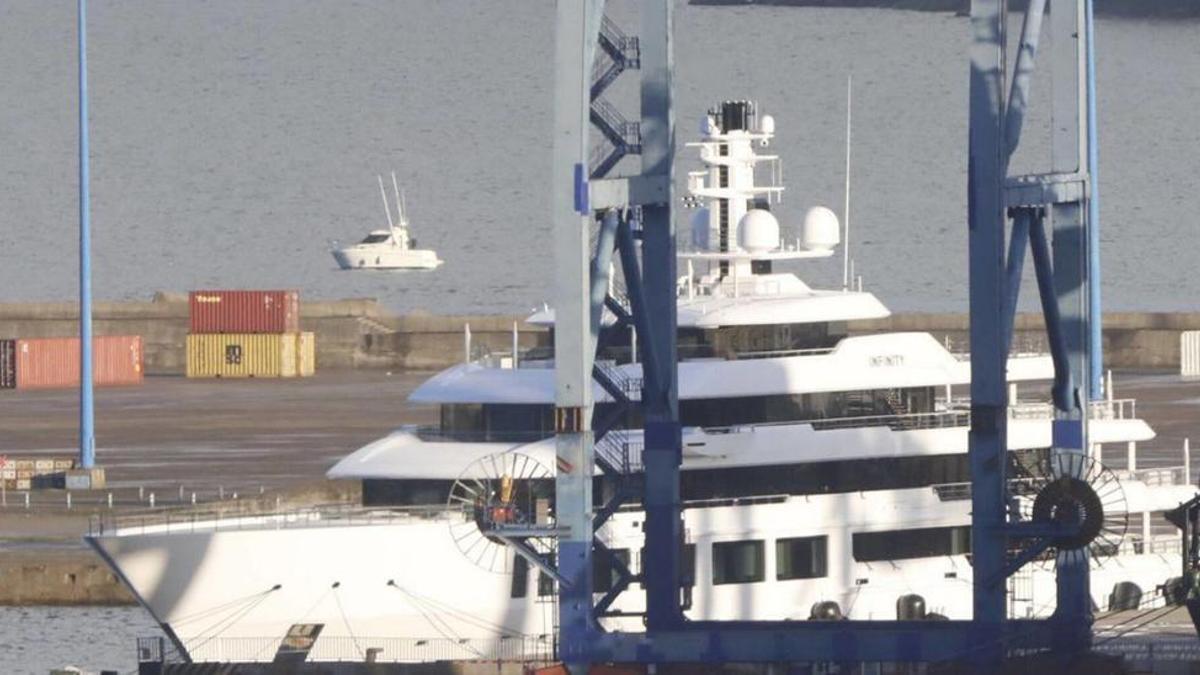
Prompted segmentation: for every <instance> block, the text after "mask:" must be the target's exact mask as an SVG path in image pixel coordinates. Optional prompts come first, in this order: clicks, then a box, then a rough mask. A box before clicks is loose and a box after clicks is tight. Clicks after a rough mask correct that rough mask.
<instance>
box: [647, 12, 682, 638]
mask: <svg viewBox="0 0 1200 675" xmlns="http://www.w3.org/2000/svg"><path fill="white" fill-rule="evenodd" d="M672 7H673V3H672V2H669V1H667V0H657V1H655V2H645V3H643V4H642V10H641V11H642V30H641V40H642V86H641V105H642V124H641V129H642V174H643V175H646V176H658V177H665V178H666V185H667V186H668V188H667V194H666V199H665V201H664V202H663V203H659V204H652V205H646V206H643V207H642V224H643V235H642V260H643V265H642V270H643V276H644V281H645V285H644V288H645V300H646V303H645V304H646V307H645V311H646V315H645V320H646V321H647V322H650V324H651V325H652V329H651V330H650V331H649V335H640V336H639V337H641V338H642V339H643V341H653V343H652V344H647V345H646V347H645V348H644V349H643V352H644V353H653V354H654V355H655V357H656V361H657V363H656V364H654V365H655V366H656V368H655V370H653V371H651V370H647V372H646V373H645V389H644V392H643V405H644V406H645V408H644V409H645V416H646V418H645V449H644V450H643V452H642V458H643V462H644V464H645V476H646V491H645V507H646V526H645V533H646V560H647V561H648V565H647V566H646V567H645V571H644V573H645V575H646V623H647V626H648V627H649V629H650V630H662V629H669V628H672V627H674V626H676V625H678V624H679V623H680V622H681V621H682V620H683V615H682V613H681V611H680V609H679V604H680V603H679V567H680V555H681V551H680V549H681V544H682V542H683V531H682V525H681V522H680V510H679V509H680V502H679V465H680V460H681V452H682V450H681V448H682V440H681V435H680V427H679V400H678V369H677V368H676V367H675V363H676V342H675V332H676V322H677V316H676V295H675V289H676V285H677V284H676V280H677V278H678V277H677V275H676V259H675V224H674V220H673V218H672V213H671V199H672V198H671V191H670V187H669V186H671V185H672V184H673V180H672V178H673V176H672V164H673V162H672V159H673V157H674V154H675V128H674V126H675V119H674V113H673V109H672V107H671V97H672V90H671V87H672V81H671V80H672V73H673V69H674V62H673V58H672V51H671V49H672V47H671V35H672V30H673V27H672V11H673V9H672ZM648 365H649V364H647V366H648Z"/></svg>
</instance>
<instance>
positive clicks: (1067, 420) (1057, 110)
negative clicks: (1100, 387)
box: [1050, 0, 1098, 651]
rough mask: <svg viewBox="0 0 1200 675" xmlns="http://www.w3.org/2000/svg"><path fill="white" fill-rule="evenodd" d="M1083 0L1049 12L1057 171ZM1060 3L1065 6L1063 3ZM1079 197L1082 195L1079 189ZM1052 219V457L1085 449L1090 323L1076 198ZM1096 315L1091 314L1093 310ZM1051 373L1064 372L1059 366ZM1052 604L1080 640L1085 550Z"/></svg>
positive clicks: (1086, 598)
mask: <svg viewBox="0 0 1200 675" xmlns="http://www.w3.org/2000/svg"><path fill="white" fill-rule="evenodd" d="M1084 3H1085V0H1069V1H1064V0H1058V4H1057V5H1056V6H1055V7H1054V9H1057V10H1058V11H1051V12H1050V21H1051V22H1052V24H1053V27H1054V40H1053V42H1052V45H1051V49H1052V50H1053V53H1054V59H1053V68H1054V71H1053V78H1054V80H1053V81H1054V95H1053V130H1052V138H1051V153H1052V164H1053V169H1054V171H1055V172H1058V173H1061V174H1070V173H1082V174H1085V176H1086V172H1087V155H1088V150H1087V139H1088V137H1087V129H1086V119H1087V113H1086V106H1087V92H1086V79H1087V78H1086V75H1085V72H1086V63H1085V48H1084V45H1083V43H1082V42H1081V39H1082V38H1083V37H1084V36H1083V28H1084V23H1085V20H1084V15H1085V12H1084ZM1063 10H1065V11H1063ZM1084 199H1086V196H1085V197H1084ZM1050 213H1051V216H1052V225H1053V245H1054V251H1053V258H1054V291H1055V295H1057V296H1058V306H1059V311H1060V313H1061V316H1062V324H1061V329H1062V333H1063V336H1062V337H1063V341H1064V342H1065V343H1066V351H1067V359H1066V360H1067V364H1068V366H1069V368H1070V381H1071V383H1072V389H1071V391H1070V392H1069V393H1070V395H1071V400H1070V401H1068V402H1066V403H1069V409H1065V410H1064V409H1063V406H1061V405H1059V406H1056V413H1055V420H1054V423H1053V424H1054V427H1053V447H1052V449H1051V453H1052V457H1054V456H1059V455H1063V454H1086V453H1087V448H1088V440H1087V415H1086V411H1087V410H1088V405H1087V388H1088V382H1090V380H1091V378H1090V376H1089V371H1090V367H1089V361H1090V358H1091V357H1090V349H1089V342H1090V338H1091V334H1090V331H1089V323H1088V322H1089V319H1090V318H1091V317H1089V310H1090V306H1089V303H1090V300H1089V281H1088V267H1089V265H1090V263H1089V261H1088V233H1087V221H1086V216H1087V209H1086V205H1085V204H1083V203H1081V202H1080V201H1070V202H1060V203H1056V204H1053V205H1052V206H1051V208H1050ZM1097 318H1098V317H1097ZM1056 375H1057V377H1056V380H1061V379H1063V374H1062V373H1057V374H1056ZM1057 573H1058V574H1057V580H1058V606H1057V608H1056V610H1055V614H1054V622H1055V624H1056V627H1057V628H1056V631H1055V646H1056V647H1057V648H1058V649H1060V650H1062V651H1075V650H1078V649H1083V648H1086V646H1087V644H1088V642H1089V641H1090V637H1091V623H1092V608H1091V596H1090V594H1089V586H1090V584H1089V577H1090V570H1089V558H1088V556H1087V555H1075V556H1062V555H1060V556H1059V560H1058V566H1057Z"/></svg>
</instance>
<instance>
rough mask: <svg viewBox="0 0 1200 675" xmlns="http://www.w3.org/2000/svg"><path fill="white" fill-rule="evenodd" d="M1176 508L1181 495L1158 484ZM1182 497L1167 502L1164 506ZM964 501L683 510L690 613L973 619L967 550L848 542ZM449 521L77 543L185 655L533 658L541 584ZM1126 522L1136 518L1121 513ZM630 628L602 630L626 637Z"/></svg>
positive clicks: (946, 517)
mask: <svg viewBox="0 0 1200 675" xmlns="http://www.w3.org/2000/svg"><path fill="white" fill-rule="evenodd" d="M1169 490H1170V491H1171V492H1172V494H1171V495H1164V497H1169V499H1168V501H1170V500H1171V499H1174V498H1175V497H1181V496H1186V495H1187V494H1192V493H1194V489H1192V488H1190V487H1184V486H1180V487H1178V488H1169ZM1175 493H1178V494H1175ZM969 505H970V501H969V500H959V501H945V500H943V499H940V498H939V497H938V496H936V495H935V494H934V492H933V491H932V490H928V489H921V490H904V491H883V492H874V493H849V494H836V495H820V496H810V497H797V498H791V499H779V500H776V501H773V502H772V501H762V502H759V503H754V504H739V505H724V506H711V507H701V508H689V509H686V510H685V512H684V519H685V523H684V524H685V529H686V532H687V533H688V535H687V536H688V541H689V542H690V543H692V544H694V545H695V547H696V549H695V567H694V574H695V580H696V581H695V586H694V587H693V588H692V591H691V594H690V601H691V607H690V609H689V610H688V615H689V616H690V617H691V618H693V619H718V620H751V619H771V620H804V619H807V618H809V615H810V611H811V608H812V607H813V606H814V605H815V604H816V603H818V602H823V601H834V602H836V603H838V606H839V608H840V610H841V612H842V613H843V614H844V615H845V616H847V617H849V618H855V619H881V620H882V619H894V618H896V611H897V609H896V608H897V601H898V600H899V599H900V598H901V597H902V596H905V595H908V594H912V593H915V594H918V595H921V596H922V598H924V600H925V601H926V605H927V607H928V609H929V611H931V612H936V613H938V614H941V615H943V616H946V617H948V618H951V619H967V618H969V617H970V613H971V584H972V577H971V573H972V571H971V566H970V563H969V561H968V559H967V556H966V555H965V552H962V551H956V552H954V554H949V555H940V556H934V557H923V558H915V559H901V560H886V561H875V562H863V561H858V560H856V556H855V554H854V552H853V551H854V544H853V543H852V542H853V536H854V533H856V532H861V531H871V530H889V529H896V528H898V527H908V528H912V527H931V526H932V527H936V526H943V527H944V526H958V527H961V526H963V525H965V524H967V523H969V513H968V509H969ZM642 517H643V516H642V514H640V513H638V512H622V513H620V514H618V515H617V516H616V517H614V519H613V520H612V521H610V524H609V525H608V526H606V528H605V530H604V531H603V532H602V536H603V537H604V538H605V539H606V543H607V544H608V545H609V546H610V547H612V548H614V549H624V550H626V551H632V552H634V553H633V555H632V556H631V568H632V569H633V570H634V572H635V573H636V571H637V570H639V569H641V568H642V567H643V564H644V562H643V561H642V560H640V559H639V558H640V556H639V555H638V554H637V553H636V552H637V551H638V550H640V547H641V531H640V521H641V520H642ZM452 519H457V520H454V521H453V522H456V523H459V524H461V523H462V522H463V516H462V515H461V514H451V513H447V512H442V513H441V514H440V515H437V516H432V517H429V516H426V517H416V516H411V515H406V514H401V513H399V512H383V511H364V512H360V513H357V514H356V515H354V516H353V517H347V516H346V515H345V514H342V515H340V516H339V517H337V518H333V519H328V518H325V517H322V516H320V515H319V514H315V513H310V514H305V515H295V514H293V515H277V516H260V517H243V518H237V519H232V520H226V521H222V522H219V523H218V522H214V521H209V522H196V523H173V524H169V525H166V524H164V525H157V526H148V527H146V528H145V529H144V530H141V531H139V530H137V529H128V528H127V529H124V530H118V531H116V532H112V533H107V534H103V535H98V536H93V537H89V539H88V541H89V543H90V544H91V545H92V546H93V547H94V548H95V549H96V551H97V552H98V553H100V555H101V556H102V557H103V558H104V560H105V561H106V562H107V563H108V564H109V565H110V566H111V567H112V568H113V569H114V570H115V571H117V572H118V574H119V575H120V576H121V578H122V580H123V581H124V582H125V583H126V584H128V585H129V587H130V588H131V589H132V590H133V592H134V593H135V595H136V597H137V598H138V600H139V601H140V602H141V603H142V604H143V605H144V606H145V607H146V608H147V609H148V610H149V611H150V612H151V614H152V615H153V616H154V617H155V619H156V620H157V621H158V622H160V624H161V625H162V626H163V628H164V629H165V630H166V631H167V633H168V635H170V636H171V637H172V639H173V640H175V641H176V644H177V646H178V647H180V648H181V649H182V650H183V651H184V652H185V653H187V654H188V655H189V656H190V657H191V658H192V659H193V660H195V661H228V660H232V661H269V660H270V659H271V658H272V656H273V654H274V651H275V648H276V647H277V646H278V644H279V642H280V640H281V639H282V638H283V636H284V635H285V634H286V633H287V631H288V628H289V627H290V626H292V625H293V624H314V623H319V624H323V630H322V632H321V636H320V638H319V639H318V641H317V643H316V645H315V647H314V650H313V652H312V655H311V659H312V660H339V659H340V660H346V659H360V658H362V657H363V656H364V654H365V650H366V649H368V648H381V649H383V652H382V653H380V654H378V656H377V658H378V659H379V660H382V661H432V660H442V659H480V658H484V659H488V658H498V657H502V656H503V657H507V658H529V659H533V658H537V657H539V656H545V655H546V654H547V653H548V650H549V649H550V645H551V644H552V639H553V633H554V616H553V613H554V607H553V604H552V602H553V595H551V594H550V592H551V590H550V587H549V586H546V587H545V588H541V586H542V584H540V583H539V579H538V573H537V572H536V571H534V570H530V571H527V572H526V573H525V577H524V578H523V580H520V581H518V580H517V579H515V577H514V571H513V570H514V569H517V568H518V566H517V565H516V564H515V563H513V562H512V560H513V557H512V556H513V552H512V551H511V550H510V549H507V548H505V547H504V546H502V545H498V544H490V543H488V541H487V540H483V541H482V543H481V546H482V548H478V549H477V548H474V547H473V546H472V547H471V548H469V550H467V551H464V550H463V546H460V545H459V544H458V543H456V542H455V532H456V531H457V530H452V529H451V527H450V525H451V522H452ZM1131 521H1132V522H1136V521H1137V519H1134V518H1131ZM796 536H806V537H811V536H821V537H825V538H826V540H827V555H828V564H827V566H826V567H825V568H824V569H823V570H821V573H820V574H819V575H814V576H813V577H812V578H801V579H788V580H781V579H779V578H778V577H779V575H778V574H777V572H778V570H779V569H781V567H782V563H781V562H780V560H779V558H778V556H779V554H778V553H777V551H776V547H775V545H773V544H772V541H776V542H777V541H779V540H781V539H784V538H787V537H796ZM745 539H759V540H763V541H764V542H765V545H764V546H763V548H762V551H763V555H764V558H763V564H762V568H763V570H764V572H763V573H762V574H761V578H758V579H755V580H752V581H749V582H746V583H713V582H715V581H716V578H715V576H714V575H715V574H716V572H715V569H716V565H717V563H716V558H715V556H714V554H713V550H714V546H713V545H714V544H715V543H718V542H728V541H738V540H745ZM1173 543H1175V544H1177V540H1176V539H1175V538H1173V537H1167V538H1162V539H1159V540H1155V541H1154V542H1148V541H1143V542H1142V543H1141V544H1139V545H1138V546H1136V547H1135V546H1134V545H1133V544H1132V543H1131V542H1127V544H1126V546H1124V547H1123V548H1122V550H1121V552H1120V554H1118V555H1115V556H1110V557H1107V558H1105V559H1103V565H1095V566H1093V572H1092V586H1091V588H1092V596H1093V600H1094V601H1095V604H1096V606H1097V607H1098V608H1099V609H1100V610H1101V611H1103V610H1105V609H1107V608H1108V607H1109V604H1110V599H1109V594H1110V592H1112V590H1113V589H1114V586H1115V585H1116V584H1118V583H1121V582H1132V583H1135V584H1137V585H1138V587H1139V588H1140V589H1142V591H1143V596H1142V602H1143V604H1144V606H1154V604H1155V603H1157V604H1159V605H1161V604H1162V598H1161V596H1157V595H1156V591H1155V589H1156V587H1159V586H1161V585H1162V584H1164V583H1165V582H1166V581H1167V580H1168V579H1169V578H1171V577H1172V576H1176V575H1177V570H1178V564H1179V563H1178V559H1179V557H1178V556H1179V552H1178V550H1175V549H1172V548H1171V545H1172V544H1173ZM1011 584H1012V585H1011V586H1010V592H1011V595H1010V597H1011V598H1012V599H1011V602H1010V614H1011V615H1012V616H1014V617H1019V618H1026V617H1034V616H1045V615H1047V614H1048V613H1049V612H1051V611H1053V608H1054V603H1053V598H1054V593H1055V580H1054V572H1053V564H1052V563H1048V562H1047V563H1034V564H1031V565H1029V566H1027V567H1026V568H1025V569H1024V570H1023V571H1022V572H1021V573H1020V575H1019V576H1018V577H1015V578H1014V579H1013V580H1012V581H1011ZM643 602H644V600H643V596H642V593H641V589H640V587H639V586H638V585H637V584H633V585H631V586H630V588H629V590H627V591H626V592H625V593H624V594H623V595H622V596H620V597H619V599H618V601H617V602H616V603H615V604H614V609H618V610H621V611H624V612H637V611H639V610H640V609H642V606H643ZM640 625H641V624H640V621H638V620H637V619H636V618H634V619H629V618H627V619H619V620H608V624H607V627H608V628H610V629H618V630H626V631H638V630H641V628H640Z"/></svg>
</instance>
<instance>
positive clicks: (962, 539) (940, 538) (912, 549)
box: [853, 525, 971, 562]
mask: <svg viewBox="0 0 1200 675" xmlns="http://www.w3.org/2000/svg"><path fill="white" fill-rule="evenodd" d="M853 546H854V559H855V560H857V561H859V562H876V561H881V560H909V559H912V558H936V557H939V556H944V555H963V554H966V553H970V552H971V528H970V527H969V526H965V525H964V526H959V527H923V528H918V529H913V530H891V531H888V532H858V533H856V534H855V535H854V540H853Z"/></svg>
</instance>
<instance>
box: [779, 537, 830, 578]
mask: <svg viewBox="0 0 1200 675" xmlns="http://www.w3.org/2000/svg"><path fill="white" fill-rule="evenodd" d="M793 542H811V543H813V544H815V545H816V546H817V547H818V550H817V551H816V552H815V553H814V552H813V551H810V552H809V555H810V556H813V555H818V556H819V559H820V563H819V565H818V566H817V573H815V574H807V575H791V576H786V577H785V576H783V566H782V564H781V562H780V561H781V560H783V557H784V556H782V555H780V552H781V549H782V547H783V546H786V545H788V544H791V543H793ZM787 557H788V559H789V561H790V560H792V557H793V556H792V554H790V553H789V555H788V556H787ZM792 567H795V565H792ZM828 576H829V535H827V534H818V535H813V536H808V537H781V538H779V539H776V540H775V580H776V581H796V580H802V579H824V578H825V577H828Z"/></svg>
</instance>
